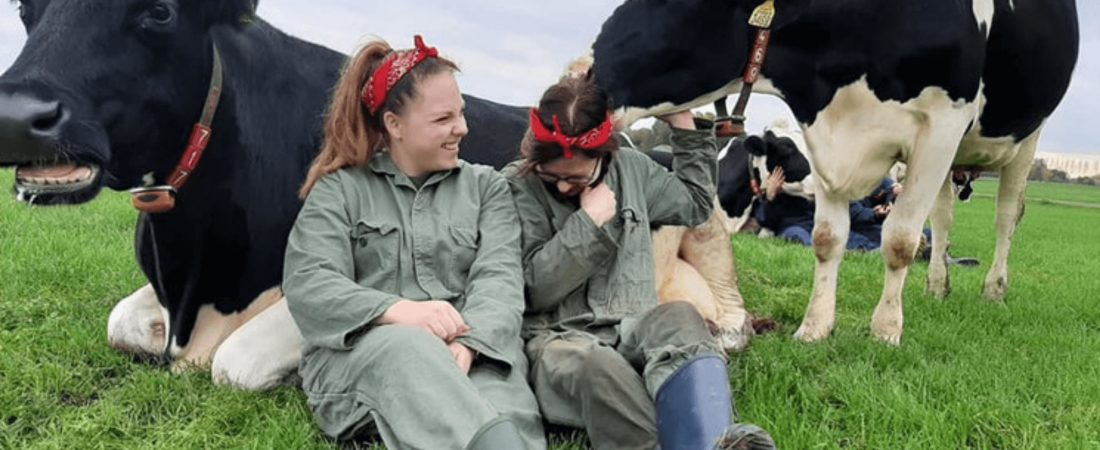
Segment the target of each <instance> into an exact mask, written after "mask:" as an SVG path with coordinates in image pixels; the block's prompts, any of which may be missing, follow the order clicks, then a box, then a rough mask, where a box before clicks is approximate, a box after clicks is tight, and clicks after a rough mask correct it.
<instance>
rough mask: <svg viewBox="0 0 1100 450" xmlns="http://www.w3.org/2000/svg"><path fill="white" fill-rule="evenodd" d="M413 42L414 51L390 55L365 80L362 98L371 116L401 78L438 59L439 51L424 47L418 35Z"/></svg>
mask: <svg viewBox="0 0 1100 450" xmlns="http://www.w3.org/2000/svg"><path fill="white" fill-rule="evenodd" d="M413 41H414V42H415V43H416V48H415V49H412V50H406V51H395V52H393V53H390V54H389V55H387V56H386V58H385V59H383V60H382V66H381V67H379V68H378V70H376V71H375V72H374V74H373V75H371V76H370V78H369V79H367V85H366V86H364V87H363V95H362V98H363V103H366V104H367V108H368V109H370V113H371V114H374V113H376V112H378V108H381V107H382V104H383V103H385V102H386V95H387V94H389V93H390V89H393V86H394V85H395V84H397V82H398V81H401V77H404V76H405V74H407V73H409V71H410V70H412V68H413V67H416V65H417V64H420V62H421V61H424V60H425V59H427V58H437V57H439V51H438V50H436V49H435V47H428V46H426V45H424V39H422V38H421V37H420V35H419V34H418V35H416V36H415V37H414V38H413Z"/></svg>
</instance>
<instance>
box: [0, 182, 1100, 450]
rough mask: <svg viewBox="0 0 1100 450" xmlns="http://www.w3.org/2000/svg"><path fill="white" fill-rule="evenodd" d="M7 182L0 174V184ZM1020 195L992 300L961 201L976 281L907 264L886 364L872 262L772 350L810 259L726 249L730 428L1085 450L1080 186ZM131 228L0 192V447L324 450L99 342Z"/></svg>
mask: <svg viewBox="0 0 1100 450" xmlns="http://www.w3.org/2000/svg"><path fill="white" fill-rule="evenodd" d="M11 180H12V173H11V171H10V170H4V171H0V187H3V189H6V186H10V185H11ZM977 190H978V193H979V194H992V193H993V192H995V185H994V184H993V182H990V181H982V182H979V183H978V186H977ZM1029 194H1030V195H1029V197H1030V198H1031V200H1029V202H1028V207H1027V214H1026V216H1025V217H1024V219H1023V222H1022V223H1021V226H1020V230H1019V232H1018V233H1017V235H1016V239H1015V246H1014V248H1013V254H1012V258H1011V261H1012V268H1011V273H1010V283H1011V288H1010V291H1009V294H1008V298H1007V299H1006V301H1005V302H1004V303H1003V304H998V303H988V302H985V301H982V300H980V289H981V284H982V280H983V279H984V276H985V270H987V269H988V267H989V263H990V258H991V255H992V251H993V243H994V230H993V201H992V198H991V197H989V196H986V195H981V196H979V197H977V198H976V199H975V200H974V201H973V202H971V203H969V204H959V205H958V206H957V208H956V222H955V230H954V234H953V235H952V237H951V240H952V241H953V242H954V244H955V246H954V250H953V253H954V254H955V256H975V257H978V258H979V259H981V260H982V265H981V266H980V267H979V268H960V267H951V268H950V270H951V275H952V281H953V285H954V292H953V294H952V296H951V297H950V298H949V299H948V300H947V301H945V302H940V301H937V300H935V299H933V298H931V297H929V296H927V295H926V294H924V293H923V287H924V282H925V275H926V271H927V265H925V264H916V265H914V267H913V269H912V270H911V272H910V276H909V280H908V284H907V285H906V290H905V299H906V304H905V314H906V317H905V324H906V327H905V335H904V338H903V343H902V346H901V347H900V348H892V347H888V346H886V345H883V344H880V343H878V342H877V341H875V340H874V339H873V338H871V336H870V327H869V324H870V319H871V313H872V310H873V308H874V305H875V304H876V303H877V301H878V296H879V293H880V290H881V288H882V275H883V268H882V259H881V256H879V255H877V254H850V255H849V256H848V257H847V258H846V259H845V262H844V265H843V266H842V268H841V278H840V284H839V298H840V299H839V302H838V323H837V327H836V330H835V331H834V333H833V335H832V337H831V338H830V339H828V340H826V341H824V342H819V343H815V344H809V345H807V344H804V343H801V342H797V341H793V340H792V339H790V335H791V334H792V333H793V332H794V331H795V330H796V329H797V327H798V325H799V323H800V321H801V318H802V314H803V312H804V310H805V307H806V302H807V300H808V299H809V296H810V292H811V289H812V272H813V257H812V254H811V251H810V249H808V248H804V247H799V246H796V245H791V244H785V243H781V242H777V241H774V240H760V239H757V238H754V237H749V236H734V238H733V245H734V248H735V250H736V253H737V262H738V269H739V272H740V276H741V288H742V290H743V292H744V294H745V298H746V299H747V303H748V305H749V308H750V309H752V310H754V311H755V312H757V313H759V314H763V315H768V316H771V317H774V318H775V319H776V320H778V322H779V327H778V330H777V331H776V332H774V333H771V334H768V335H764V336H758V337H757V338H756V339H755V340H754V341H753V343H752V345H751V347H750V348H749V349H748V350H747V351H745V352H743V353H740V354H736V355H734V356H733V357H732V361H731V364H730V368H731V369H730V370H731V374H732V375H733V380H734V381H733V388H734V392H735V394H736V397H737V401H738V406H739V409H740V412H741V414H742V415H743V416H744V418H745V419H746V420H747V421H751V422H754V423H757V424H759V425H762V426H764V427H765V428H767V429H769V430H770V431H771V432H772V434H773V435H774V436H775V437H776V441H777V442H778V444H779V445H780V447H781V448H783V449H817V448H829V449H836V448H844V449H848V448H857V449H864V448H868V449H908V448H912V449H950V448H976V449H1032V448H1034V449H1046V448H1060V449H1061V448H1066V449H1089V448H1097V449H1100V307H1098V305H1097V297H1098V296H1100V262H1098V260H1097V255H1100V209H1096V208H1087V207H1068V206H1064V205H1062V204H1058V203H1053V202H1066V201H1072V202H1078V203H1091V204H1096V205H1100V189H1098V188H1095V187H1087V186H1072V185H1057V184H1040V185H1034V186H1033V187H1032V188H1031V189H1030V191H1029ZM1043 200H1049V201H1043ZM1052 201H1053V202H1052ZM135 218H136V212H135V211H133V209H132V208H130V207H129V199H128V198H127V197H126V196H125V195H122V194H118V193H106V194H105V195H103V196H101V198H99V199H97V200H96V201H94V202H92V203H90V204H88V205H83V206H78V207H65V208H41V207H34V208H29V207H26V206H23V205H19V204H16V203H15V202H14V201H13V200H12V199H11V198H10V196H7V195H3V196H0V449H24V448H28V449H154V448H156V449H165V448H172V449H177V448H179V449H222V448H242V449H243V448H279V449H331V448H335V447H336V446H335V445H333V444H332V443H330V442H328V441H326V440H325V439H324V438H323V437H322V436H321V435H320V432H319V431H318V429H317V427H316V426H315V425H314V422H313V419H312V417H311V414H310V411H309V409H308V408H307V407H306V405H305V397H304V395H303V394H302V393H301V392H299V391H297V390H295V389H293V388H280V389H276V390H273V391H270V392H259V393H255V392H242V391H238V390H234V389H231V388H224V387H217V386H214V385H213V384H212V383H211V382H210V381H209V376H208V375H207V374H201V373H200V374H188V375H178V374H173V373H171V372H170V371H168V370H167V369H166V368H163V367H157V366H153V365H149V364H145V363H140V362H134V361H132V360H131V358H129V357H128V356H125V355H122V354H120V353H118V352H115V351H113V350H112V349H111V348H109V347H108V346H107V344H106V336H105V335H106V332H105V330H106V322H107V316H108V314H109V313H110V310H111V308H112V307H113V306H114V305H115V303H116V302H118V300H119V299H121V298H122V297H124V296H126V295H128V294H129V293H131V292H132V291H133V290H135V289H137V288H138V287H140V286H142V285H143V284H144V283H145V281H144V279H143V277H142V276H141V274H140V272H139V270H138V269H137V265H136V263H135V262H134V257H133V248H132V244H131V240H132V233H133V223H134V220H135ZM568 447H570V446H562V448H568Z"/></svg>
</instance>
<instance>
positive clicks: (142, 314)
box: [107, 284, 169, 356]
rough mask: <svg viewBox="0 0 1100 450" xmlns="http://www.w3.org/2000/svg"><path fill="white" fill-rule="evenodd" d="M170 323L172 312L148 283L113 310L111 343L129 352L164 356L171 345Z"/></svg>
mask: <svg viewBox="0 0 1100 450" xmlns="http://www.w3.org/2000/svg"><path fill="white" fill-rule="evenodd" d="M168 323H169V322H168V310H167V309H164V307H162V306H160V302H159V301H158V300H157V293H156V291H154V290H153V285H151V284H146V285H145V286H142V287H141V288H140V289H138V290H137V291H134V293H133V294H130V296H128V297H126V298H124V299H122V300H121V301H119V302H118V304H117V305H115V307H114V309H112V310H111V315H110V317H109V318H108V319H107V342H108V343H110V344H111V346H112V347H114V348H117V349H119V350H122V351H124V352H127V353H132V354H135V355H142V356H160V355H163V354H164V350H165V347H166V345H167V342H168V341H167V339H168V338H167V336H168Z"/></svg>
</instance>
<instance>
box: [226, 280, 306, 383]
mask: <svg viewBox="0 0 1100 450" xmlns="http://www.w3.org/2000/svg"><path fill="white" fill-rule="evenodd" d="M304 349H305V340H304V339H303V338H302V334H301V332H299V331H298V325H297V324H296V323H295V322H294V318H293V317H291V315H290V309H289V308H288V307H287V304H286V297H284V296H283V295H282V293H281V292H279V293H278V299H277V301H276V302H275V303H274V304H272V305H271V306H270V307H269V308H267V309H265V310H263V311H262V312H260V313H259V314H257V315H256V316H255V317H253V318H252V319H251V320H249V321H248V322H247V323H245V324H244V325H242V326H241V327H240V328H238V329H237V330H236V331H234V332H233V334H231V335H230V336H229V337H228V338H227V339H226V340H225V341H224V342H222V344H221V346H220V347H218V350H217V352H216V353H215V354H214V362H213V365H212V366H211V375H212V376H213V379H214V383H216V384H228V385H231V386H235V387H238V388H242V389H249V390H263V389H269V388H272V387H275V386H277V385H279V384H282V383H283V382H284V381H285V380H287V379H288V378H290V377H291V376H292V375H294V374H296V373H297V371H298V363H299V362H301V360H302V351H303V350H304Z"/></svg>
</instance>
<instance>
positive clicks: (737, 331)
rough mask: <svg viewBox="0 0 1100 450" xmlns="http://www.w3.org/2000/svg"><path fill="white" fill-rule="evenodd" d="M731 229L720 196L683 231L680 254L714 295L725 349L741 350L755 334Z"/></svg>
mask: <svg viewBox="0 0 1100 450" xmlns="http://www.w3.org/2000/svg"><path fill="white" fill-rule="evenodd" d="M730 234H731V230H730V229H729V228H727V224H726V212H725V211H724V210H723V209H722V205H721V204H720V203H718V199H717V198H715V200H714V213H713V214H711V217H710V219H709V220H707V222H706V223H703V224H702V225H700V226H698V227H695V228H692V229H689V230H687V232H685V233H684V236H683V240H682V242H681V243H680V257H681V258H683V260H684V261H687V263H688V264H689V265H690V266H691V267H693V268H695V270H697V271H698V272H699V274H700V275H702V278H703V280H705V281H706V285H707V286H708V287H709V288H710V292H711V294H712V295H713V299H714V301H713V304H714V306H713V307H714V308H715V309H716V318H715V319H714V322H715V324H717V325H718V330H719V331H718V339H719V341H720V343H721V345H722V348H724V349H725V350H726V351H741V350H743V349H744V348H745V347H746V346H748V345H749V341H750V340H751V339H752V336H753V335H754V334H755V333H754V332H753V328H752V319H751V318H750V317H749V313H748V311H746V310H745V301H744V299H743V298H742V297H741V289H740V288H739V287H738V284H737V267H736V266H735V263H734V256H733V245H732V244H731V243H730Z"/></svg>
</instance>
